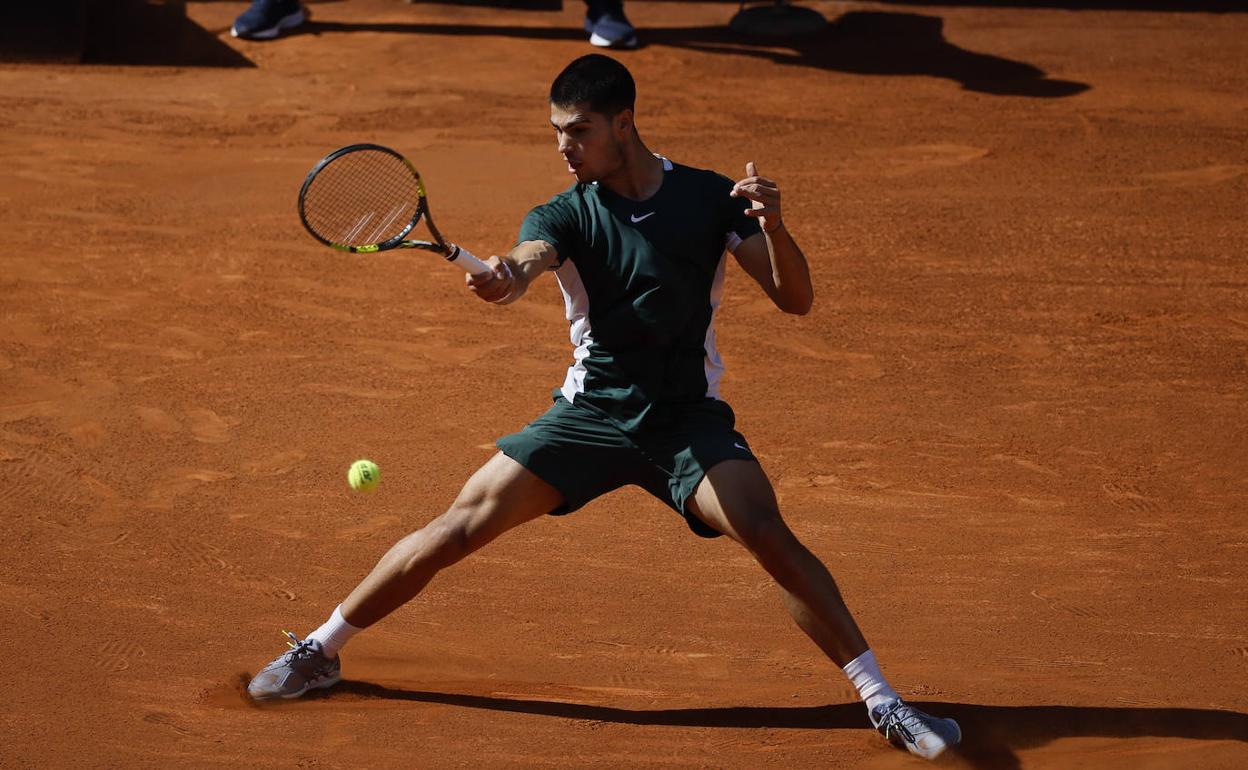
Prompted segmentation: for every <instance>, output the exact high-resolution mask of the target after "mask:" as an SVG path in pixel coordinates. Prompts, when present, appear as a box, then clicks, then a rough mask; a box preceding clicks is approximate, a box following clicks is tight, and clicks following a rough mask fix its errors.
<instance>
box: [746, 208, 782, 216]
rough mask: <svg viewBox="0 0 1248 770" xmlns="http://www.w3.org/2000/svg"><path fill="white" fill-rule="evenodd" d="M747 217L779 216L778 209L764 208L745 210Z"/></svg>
mask: <svg viewBox="0 0 1248 770" xmlns="http://www.w3.org/2000/svg"><path fill="white" fill-rule="evenodd" d="M745 215H746V216H747V217H778V216H780V207H778V206H764V207H763V208H761V209H746V211H745Z"/></svg>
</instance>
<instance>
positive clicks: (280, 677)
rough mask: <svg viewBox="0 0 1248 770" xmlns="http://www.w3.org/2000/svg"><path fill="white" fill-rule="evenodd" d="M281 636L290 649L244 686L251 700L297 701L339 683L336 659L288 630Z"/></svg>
mask: <svg viewBox="0 0 1248 770" xmlns="http://www.w3.org/2000/svg"><path fill="white" fill-rule="evenodd" d="M282 633H283V634H286V636H287V637H289V638H290V641H289V642H287V643H286V644H287V646H288V647H290V649H289V650H287V651H286V652H283V653H282V654H281V655H278V656H277V657H276V658H274V659H273V662H272V663H270V664H269V665H267V666H265V667H264V669H263V670H262V671H261V672H260V673H259V674H256V676H255V678H254V679H252V680H251V684H249V685H247V694H248V695H250V696H251V697H252V699H253V700H273V699H275V698H298V697H299V696H300V695H303V694H304V693H305V692H307V691H308V690H315V689H319V688H322V687H333V686H334V685H336V684H338V682H339V680H341V679H342V664H341V663H339V661H338V658H334V659H333V660H330V659H329V658H327V657H326V656H325V651H324V649H323V648H322V647H321V643H320V642H319V641H317V640H315V639H303V640H300V639H299V637H297V636H295V635H294V634H292V633H291V632H289V631H283V632H282Z"/></svg>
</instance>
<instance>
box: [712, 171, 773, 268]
mask: <svg viewBox="0 0 1248 770" xmlns="http://www.w3.org/2000/svg"><path fill="white" fill-rule="evenodd" d="M720 179H721V180H722V186H723V193H722V195H723V197H724V201H725V203H724V214H725V216H726V217H727V220H728V226H727V232H726V233H725V234H724V245H725V246H726V247H727V249H728V250H729V251H732V250H734V249H736V248H737V246H739V245H741V241H744V240H745V239H747V238H749V237H750V236H751V235H756V234H757V233H761V232H762V231H763V229H762V227H761V226H760V225H759V224H758V220H757V219H756V218H754V217H747V216H746V215H745V210H746V209H748V208H749V207H750V199H749V198H734V197H732V196H731V195H729V194H728V193H730V192H732V186H733V184H735V182H733V181H732V180H731V179H729V178H728V177H726V176H725V177H720Z"/></svg>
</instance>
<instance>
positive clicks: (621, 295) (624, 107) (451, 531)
mask: <svg viewBox="0 0 1248 770" xmlns="http://www.w3.org/2000/svg"><path fill="white" fill-rule="evenodd" d="M634 99H635V86H634V83H633V79H632V76H631V75H630V74H629V72H628V70H627V69H625V67H624V66H623V65H622V64H620V63H619V62H617V61H615V60H614V59H611V58H609V57H606V56H602V55H599V54H592V55H589V56H584V57H582V58H580V59H577V60H576V61H574V62H572V63H571V64H569V65H568V67H567V68H566V69H564V71H563V72H562V73H560V75H559V76H558V77H557V78H556V79H555V81H554V83H553V84H552V86H551V89H550V116H551V124H552V125H553V126H554V131H555V137H556V140H557V142H558V148H559V154H560V155H561V156H562V157H563V159H564V161H565V162H566V163H567V168H568V172H569V173H570V174H572V175H573V176H574V177H575V178H576V182H575V184H573V185H572V186H571V187H570V188H569V189H568V190H566V191H565V192H563V193H560V194H559V195H556V196H555V197H554V198H553V199H551V201H550V202H549V203H546V204H544V205H541V206H538V207H537V208H535V209H533V210H532V211H530V212H529V213H528V215H527V216H526V217H525V219H524V222H523V224H522V225H521V227H520V236H519V239H518V240H519V243H518V245H517V246H516V247H515V248H513V249H512V250H511V252H510V253H508V254H507V255H506V256H503V257H493V258H491V260H490V265H491V267H492V272H489V273H481V274H479V275H476V276H469V277H468V278H467V283H468V288H469V290H471V291H472V292H474V293H476V294H477V296H479V297H480V298H481V299H483V300H485V301H487V302H492V303H496V304H508V303H511V302H515V301H517V300H519V299H520V298H521V297H522V296H524V294H525V291H526V290H527V289H528V287H529V285H530V284H531V283H532V282H533V281H534V280H536V279H538V278H539V277H540V276H542V275H543V274H545V273H547V272H553V273H554V274H555V278H556V280H557V281H558V282H559V286H560V288H561V289H562V290H563V296H564V302H565V306H566V310H567V318H568V321H569V322H570V324H571V337H572V345H573V346H574V348H575V350H574V352H573V355H572V358H573V364H572V366H571V367H569V369H568V372H567V376H566V377H565V379H564V382H563V385H562V386H561V387H560V388H558V389H557V390H555V392H554V394H553V396H554V404H553V405H552V406H551V407H550V409H549V410H548V411H547V412H546V413H545V414H543V415H541V416H540V417H538V418H537V419H536V420H534V421H533V422H532V423H530V424H529V425H528V426H526V427H525V428H524V429H523V430H521V431H520V432H518V433H513V434H511V435H508V436H503V437H502V438H500V439H499V440H498V449H499V451H498V453H497V454H495V455H494V457H493V458H491V459H490V460H489V461H488V462H486V463H485V465H484V466H482V467H481V469H480V470H478V471H477V472H476V473H475V474H474V475H473V476H472V478H470V479H469V480H468V482H467V484H465V485H464V488H463V491H461V492H460V494H459V497H458V498H457V499H456V500H455V502H454V503H453V504H452V505H451V507H450V508H449V509H448V510H447V511H446V512H445V513H443V514H442V515H441V516H438V517H437V518H435V519H434V520H433V521H431V522H429V524H427V525H426V526H425V527H424V528H422V529H420V530H417V531H416V532H413V533H412V534H410V535H408V536H406V537H404V538H403V539H402V540H400V541H399V542H398V543H396V544H395V545H394V546H393V547H392V548H391V549H390V550H389V552H387V553H386V554H385V555H384V556H383V557H382V558H381V561H380V562H378V564H377V566H376V567H375V568H374V569H373V571H372V573H371V574H369V575H368V576H367V577H366V578H365V579H364V581H363V582H362V583H360V584H359V586H357V587H356V589H355V590H354V591H352V592H351V594H350V595H349V596H348V597H347V599H346V600H345V601H344V602H342V604H341V605H340V606H339V607H338V608H336V609H335V610H334V611H333V613H332V615H331V617H330V618H329V620H327V621H326V622H325V623H324V624H323V625H322V626H321V627H320V628H318V629H316V630H315V631H313V632H312V633H311V634H309V635H308V637H307V638H306V639H303V640H300V639H298V638H297V637H296V636H295V635H294V634H291V633H289V632H287V635H288V636H289V637H290V647H291V649H290V650H289V651H287V652H285V653H283V654H282V655H280V656H278V657H277V658H276V659H275V660H274V661H273V662H272V663H270V664H269V665H268V666H267V667H266V668H265V669H264V670H263V671H261V672H260V673H259V674H257V675H256V677H255V678H254V679H252V681H251V684H250V685H249V687H248V692H249V693H250V694H251V696H252V697H253V698H255V699H257V700H266V699H272V698H295V697H298V696H300V695H302V694H303V693H305V692H307V691H308V690H310V689H313V688H321V687H329V686H331V685H333V684H335V683H336V682H338V681H339V679H340V677H341V673H340V670H341V668H340V663H339V659H338V654H339V651H340V650H341V649H342V647H343V645H344V644H346V642H347V640H349V639H350V638H351V637H352V636H354V635H355V634H356V633H358V632H359V631H361V630H363V629H365V628H368V627H369V626H371V625H373V624H374V623H376V622H377V621H379V620H381V619H382V618H384V617H386V616H387V615H389V614H390V613H391V612H393V611H394V610H396V609H398V608H399V607H401V606H403V605H404V604H406V603H407V602H409V601H411V600H412V599H413V598H414V597H416V596H417V594H419V593H420V591H421V590H422V589H423V588H424V587H425V585H426V584H428V582H429V581H430V579H432V578H433V576H434V575H435V574H437V573H438V571H439V570H441V569H443V568H445V567H449V566H451V565H452V564H454V563H456V562H458V561H459V560H460V559H463V558H464V557H466V556H467V555H468V554H470V553H472V552H473V551H475V550H477V549H478V548H481V547H482V546H484V545H485V544H486V543H488V542H490V541H491V540H493V539H494V538H496V537H498V536H499V535H501V534H502V533H504V532H506V531H507V530H509V529H511V528H513V527H515V526H517V525H520V524H523V523H524V522H527V521H531V520H532V519H535V518H538V517H540V516H544V515H547V514H554V515H562V514H567V513H570V512H572V511H575V510H576V509H578V508H580V507H581V506H583V505H585V504H586V503H588V502H590V501H591V500H593V499H594V498H597V497H599V496H601V495H604V494H606V493H608V492H610V491H612V490H614V489H617V488H619V487H621V486H624V485H627V484H634V485H637V486H640V487H642V488H643V489H645V490H646V491H648V492H650V493H651V494H652V495H654V496H655V497H657V498H658V499H659V500H661V501H662V502H664V503H666V504H667V505H668V506H670V507H671V508H672V509H673V510H675V511H676V512H677V513H679V514H680V515H681V516H683V517H684V519H685V521H686V522H688V526H689V528H690V529H691V530H692V531H693V532H694V533H695V534H697V535H700V536H702V537H718V536H720V535H728V536H729V537H730V538H732V539H733V540H735V541H737V542H738V543H740V544H741V545H742V546H743V547H744V548H745V549H746V550H748V551H749V552H750V554H751V555H753V556H754V558H755V559H757V560H758V563H759V564H760V565H762V567H763V569H765V570H766V571H767V572H768V574H770V575H771V576H772V578H774V579H775V581H776V583H777V584H778V586H779V589H780V595H781V597H782V599H783V601H784V604H785V606H786V607H787V608H788V610H789V612H790V613H791V614H792V616H793V619H794V620H795V621H796V622H797V624H798V626H800V627H801V629H802V630H803V631H805V632H806V633H807V634H808V635H809V636H810V638H811V639H812V640H813V641H814V642H815V644H816V645H818V647H819V648H820V649H821V650H822V651H823V652H824V653H825V654H826V655H827V656H828V657H829V658H831V659H832V661H833V662H835V663H836V665H837V666H839V667H840V668H841V669H842V670H843V671H844V673H845V675H846V676H847V677H848V678H849V679H850V681H851V682H852V683H853V685H854V687H855V688H856V689H857V691H858V694H859V695H860V696H861V697H862V699H863V700H864V701H865V704H866V710H867V714H868V716H869V717H870V720H871V722H872V724H874V725H875V726H876V728H877V729H878V730H879V731H880V732H881V733H882V734H883V735H884V736H885V737H886V738H888V739H889V740H890V741H891V742H893V743H894V744H896V745H899V746H904V747H905V748H907V749H908V750H910V751H911V752H912V753H914V754H917V755H919V756H922V757H925V758H928V759H931V758H934V757H936V756H938V755H939V754H940V753H941V752H943V751H944V750H945V749H946V748H947V747H949V746H950V745H953V744H955V743H957V742H958V741H959V740H960V738H961V731H960V730H959V728H958V725H957V723H956V722H954V721H953V720H952V719H938V718H934V717H932V716H929V715H927V714H925V713H923V712H922V711H920V710H918V709H917V708H915V707H913V706H911V705H908V704H907V703H905V702H904V701H902V700H901V699H900V698H899V697H898V695H897V693H896V692H895V691H894V690H893V688H892V687H891V686H889V684H888V682H887V681H886V680H885V678H884V675H883V674H882V673H881V671H880V668H879V665H878V664H877V663H876V660H875V655H874V654H873V653H872V651H871V650H870V649H869V648H868V646H867V642H866V640H865V639H864V638H863V635H862V633H861V631H859V629H858V626H857V624H856V623H855V622H854V619H853V617H852V616H851V615H850V612H849V610H848V609H847V608H846V606H845V603H844V602H843V601H842V599H841V595H840V592H839V591H838V590H837V587H836V584H835V583H834V582H833V580H832V576H831V575H830V574H829V573H828V570H827V569H826V568H825V567H824V565H823V564H822V562H820V561H819V559H818V558H816V557H815V556H814V555H813V554H812V553H811V552H810V551H809V550H807V549H806V547H805V546H803V545H802V543H801V542H799V541H798V539H797V538H796V537H795V536H794V535H793V533H792V532H791V531H790V530H789V528H788V526H787V525H786V524H785V522H784V520H783V519H782V518H781V516H780V511H779V509H778V507H777V504H776V498H775V494H774V492H773V490H772V487H771V483H770V482H769V481H768V480H767V477H766V475H764V473H763V470H762V468H761V467H760V465H759V463H758V460H757V459H756V458H755V456H754V453H753V452H752V451H751V450H750V447H749V443H748V442H747V441H746V439H745V437H744V436H742V435H741V434H740V433H738V432H737V431H736V430H735V429H734V417H733V412H732V409H731V408H729V406H728V404H726V403H724V402H723V401H722V400H720V399H719V397H718V391H719V381H720V375H721V374H722V373H723V364H722V363H721V361H720V357H719V354H718V353H717V352H716V348H715V330H714V320H715V311H716V309H717V307H718V305H719V302H720V297H721V293H722V286H723V280H724V267H725V262H726V260H725V256H724V255H725V251H727V252H729V253H731V254H732V255H733V257H735V258H736V260H737V262H738V263H739V264H740V265H741V267H742V268H743V269H744V270H745V272H746V273H748V274H749V275H750V277H751V278H753V279H754V281H755V282H757V283H758V285H759V286H760V287H761V288H762V290H763V291H764V292H765V293H766V294H767V296H768V297H770V298H771V300H772V302H773V303H775V305H776V307H777V308H779V309H780V310H782V311H784V312H786V313H795V314H799V315H801V314H805V313H806V312H808V311H809V310H810V307H811V303H812V301H813V299H814V293H813V289H812V287H811V281H810V272H809V269H808V267H807V264H806V259H805V257H804V256H803V255H802V252H801V250H800V249H799V248H798V246H797V243H796V242H795V241H794V240H793V236H792V235H791V234H790V233H789V230H788V228H787V227H786V226H785V221H784V218H783V215H782V211H781V196H780V190H779V188H778V187H777V186H776V183H775V182H773V181H771V180H770V179H767V178H765V177H762V176H759V175H758V174H757V172H756V170H755V168H754V164H753V163H749V164H747V165H746V176H745V177H744V178H743V179H741V180H739V181H737V182H735V183H734V182H733V181H732V180H730V179H728V178H727V177H723V176H720V175H719V174H716V173H713V172H710V171H703V170H699V169H695V168H690V167H687V166H682V165H680V164H678V163H673V162H672V161H670V160H668V159H666V158H664V157H662V156H658V155H655V154H653V153H652V152H650V150H649V149H648V148H647V147H646V145H645V144H644V143H643V142H642V140H641V137H640V136H639V135H638V133H637V127H636V125H635V123H634V114H633V105H634Z"/></svg>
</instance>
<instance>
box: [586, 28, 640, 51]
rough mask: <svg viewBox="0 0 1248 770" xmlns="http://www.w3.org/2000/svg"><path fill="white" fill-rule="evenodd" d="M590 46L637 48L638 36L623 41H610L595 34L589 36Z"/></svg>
mask: <svg viewBox="0 0 1248 770" xmlns="http://www.w3.org/2000/svg"><path fill="white" fill-rule="evenodd" d="M589 44H590V45H593V46H597V47H599V48H636V47H637V36H636V35H633V36H632V37H627V38H625V39H623V40H608V39H607V38H605V37H603V36H602V35H599V34H598V33H596V32H595V33H594V34H592V35H590V36H589Z"/></svg>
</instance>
